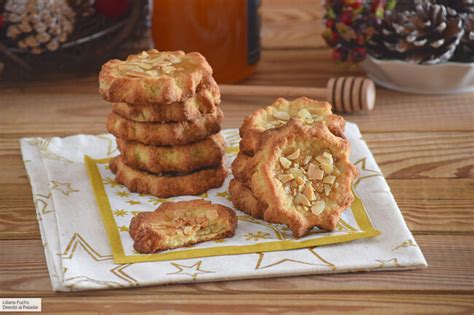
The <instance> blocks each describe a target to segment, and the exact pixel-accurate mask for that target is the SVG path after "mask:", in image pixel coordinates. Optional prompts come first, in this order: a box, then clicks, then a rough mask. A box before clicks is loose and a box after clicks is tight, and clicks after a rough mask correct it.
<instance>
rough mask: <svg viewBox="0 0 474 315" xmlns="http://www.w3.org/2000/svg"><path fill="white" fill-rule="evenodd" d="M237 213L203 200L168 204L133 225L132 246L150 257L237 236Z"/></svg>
mask: <svg viewBox="0 0 474 315" xmlns="http://www.w3.org/2000/svg"><path fill="white" fill-rule="evenodd" d="M236 227H237V217H236V216H235V212H234V211H233V210H232V209H230V208H227V207H225V206H222V205H219V204H212V203H211V202H210V201H205V200H202V199H197V200H190V201H179V202H165V203H162V204H161V206H159V207H158V209H156V210H155V211H153V212H142V213H139V214H138V215H137V216H135V217H134V218H133V219H132V220H131V222H130V232H129V233H130V236H131V237H132V239H133V241H134V243H133V247H134V248H135V250H136V251H137V252H139V253H143V254H150V253H155V252H159V251H163V250H167V249H172V248H178V247H183V246H189V245H193V244H196V243H200V242H205V241H210V240H218V239H223V238H226V237H232V236H234V233H235V229H236Z"/></svg>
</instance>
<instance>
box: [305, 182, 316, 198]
mask: <svg viewBox="0 0 474 315" xmlns="http://www.w3.org/2000/svg"><path fill="white" fill-rule="evenodd" d="M303 194H304V195H305V196H306V198H308V199H309V200H314V199H316V196H315V194H314V189H313V187H312V186H311V183H308V184H307V185H306V186H305V187H304V190H303Z"/></svg>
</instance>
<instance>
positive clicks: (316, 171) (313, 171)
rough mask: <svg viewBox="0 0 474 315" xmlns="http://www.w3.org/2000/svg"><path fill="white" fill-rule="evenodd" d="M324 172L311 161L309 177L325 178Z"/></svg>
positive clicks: (314, 178)
mask: <svg viewBox="0 0 474 315" xmlns="http://www.w3.org/2000/svg"><path fill="white" fill-rule="evenodd" d="M323 176H324V172H323V171H322V170H321V169H320V168H319V167H318V166H317V165H316V164H314V163H310V164H309V167H308V178H309V179H311V180H321V179H323Z"/></svg>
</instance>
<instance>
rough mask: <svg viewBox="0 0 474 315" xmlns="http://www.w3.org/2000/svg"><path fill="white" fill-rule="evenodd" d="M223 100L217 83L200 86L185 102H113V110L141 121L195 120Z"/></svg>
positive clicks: (209, 111)
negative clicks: (132, 103) (151, 103)
mask: <svg viewBox="0 0 474 315" xmlns="http://www.w3.org/2000/svg"><path fill="white" fill-rule="evenodd" d="M220 102H221V97H220V92H219V88H218V87H217V85H211V86H210V87H209V88H198V91H197V92H196V94H195V95H194V96H192V97H190V98H188V99H187V100H185V101H184V102H178V103H171V104H153V105H137V104H134V105H130V104H127V103H112V110H113V111H114V112H115V113H116V114H118V115H120V116H122V117H125V118H127V119H130V120H134V121H139V122H163V121H183V120H194V119H198V118H200V117H201V116H202V114H206V113H212V112H214V111H215V109H216V106H219V104H220Z"/></svg>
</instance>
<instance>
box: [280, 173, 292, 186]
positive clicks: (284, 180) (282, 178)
mask: <svg viewBox="0 0 474 315" xmlns="http://www.w3.org/2000/svg"><path fill="white" fill-rule="evenodd" d="M278 178H279V179H280V182H282V184H285V183H287V182H289V181H290V180H292V179H293V178H294V177H293V175H291V174H281V175H280V176H278Z"/></svg>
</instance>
